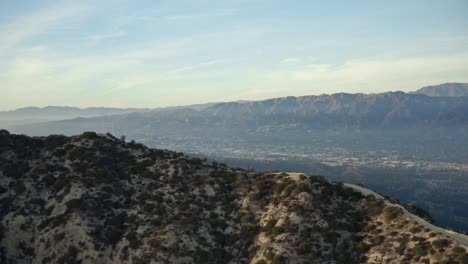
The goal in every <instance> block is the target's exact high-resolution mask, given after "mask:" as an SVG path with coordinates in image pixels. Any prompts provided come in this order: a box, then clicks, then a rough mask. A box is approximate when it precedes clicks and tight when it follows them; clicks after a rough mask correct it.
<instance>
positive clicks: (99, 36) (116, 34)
mask: <svg viewBox="0 0 468 264" xmlns="http://www.w3.org/2000/svg"><path fill="white" fill-rule="evenodd" d="M126 35H127V33H126V32H125V31H122V30H120V31H116V32H112V33H107V34H96V35H90V36H87V37H85V39H86V40H93V41H99V40H106V39H112V38H119V37H124V36H126Z"/></svg>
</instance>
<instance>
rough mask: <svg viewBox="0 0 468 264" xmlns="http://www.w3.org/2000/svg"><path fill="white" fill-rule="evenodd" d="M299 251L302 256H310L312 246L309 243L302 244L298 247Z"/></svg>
mask: <svg viewBox="0 0 468 264" xmlns="http://www.w3.org/2000/svg"><path fill="white" fill-rule="evenodd" d="M297 251H298V252H299V254H301V255H305V254H309V253H310V252H311V251H312V245H311V244H310V243H309V242H306V241H304V242H301V243H300V244H299V246H298V247H297Z"/></svg>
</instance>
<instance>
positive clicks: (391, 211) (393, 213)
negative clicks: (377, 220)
mask: <svg viewBox="0 0 468 264" xmlns="http://www.w3.org/2000/svg"><path fill="white" fill-rule="evenodd" d="M383 213H384V218H385V220H387V221H390V220H393V219H395V218H396V217H397V216H400V215H402V214H403V212H402V210H401V208H399V207H396V206H387V207H385V208H384V209H383Z"/></svg>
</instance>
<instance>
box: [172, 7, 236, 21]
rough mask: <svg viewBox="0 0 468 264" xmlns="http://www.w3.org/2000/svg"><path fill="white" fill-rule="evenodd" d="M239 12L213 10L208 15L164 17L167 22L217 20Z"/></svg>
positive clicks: (192, 14) (191, 14)
mask: <svg viewBox="0 0 468 264" xmlns="http://www.w3.org/2000/svg"><path fill="white" fill-rule="evenodd" d="M236 12H237V10H236V9H219V10H213V11H211V12H206V13H188V14H172V15H166V16H163V18H164V19H167V20H179V21H180V20H194V19H203V18H216V17H226V16H232V15H234V14H235V13H236Z"/></svg>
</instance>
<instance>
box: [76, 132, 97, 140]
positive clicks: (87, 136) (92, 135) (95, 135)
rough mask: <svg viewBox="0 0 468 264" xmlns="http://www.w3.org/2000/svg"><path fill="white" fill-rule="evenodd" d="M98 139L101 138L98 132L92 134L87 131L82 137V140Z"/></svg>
mask: <svg viewBox="0 0 468 264" xmlns="http://www.w3.org/2000/svg"><path fill="white" fill-rule="evenodd" d="M98 137H99V136H98V135H97V134H96V132H92V131H86V132H83V133H82V134H81V135H80V138H84V139H94V138H98Z"/></svg>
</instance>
